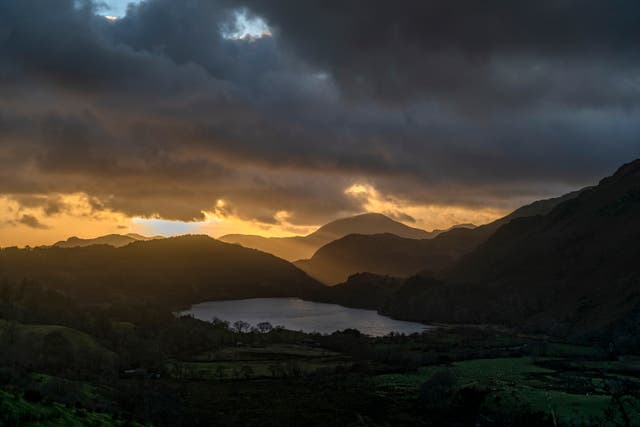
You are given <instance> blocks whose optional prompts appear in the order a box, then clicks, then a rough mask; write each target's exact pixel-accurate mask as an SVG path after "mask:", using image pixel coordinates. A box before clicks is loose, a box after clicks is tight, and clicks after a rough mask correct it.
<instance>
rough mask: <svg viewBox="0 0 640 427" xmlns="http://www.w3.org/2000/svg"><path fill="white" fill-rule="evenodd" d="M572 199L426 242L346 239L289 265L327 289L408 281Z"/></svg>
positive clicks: (529, 207) (362, 236)
mask: <svg viewBox="0 0 640 427" xmlns="http://www.w3.org/2000/svg"><path fill="white" fill-rule="evenodd" d="M578 194H579V192H572V193H569V194H566V195H564V196H562V197H556V198H552V199H547V200H540V201H537V202H534V203H531V204H529V205H526V206H523V207H521V208H519V209H516V210H515V211H514V212H512V213H511V214H509V215H507V216H505V217H503V218H500V219H498V220H496V221H494V222H491V223H489V224H485V225H481V226H479V227H466V226H458V227H454V228H452V229H450V230H448V231H443V232H440V233H438V234H437V235H436V236H434V237H432V238H427V239H415V238H414V239H408V238H404V237H402V236H399V235H395V234H390V233H385V234H370V235H365V234H349V235H347V236H345V237H342V238H340V239H337V240H334V241H332V242H330V243H328V244H326V245H325V246H323V247H321V248H320V249H318V251H317V252H316V253H315V254H314V255H313V256H312V257H311V258H310V259H308V260H300V261H296V262H295V265H296V266H297V267H298V268H300V269H302V270H304V271H306V272H307V273H308V274H309V275H310V276H312V277H315V278H316V279H318V280H320V281H321V282H323V283H325V284H329V285H331V284H336V283H341V282H344V281H346V280H347V278H348V277H349V276H351V275H352V274H355V273H361V272H369V273H376V274H380V275H391V276H400V277H408V276H411V275H413V274H416V273H418V272H420V271H423V270H431V271H439V270H442V269H444V268H446V267H449V266H450V265H452V264H453V263H454V262H455V261H456V260H458V259H459V258H460V257H461V256H462V255H464V254H466V253H468V252H470V251H471V250H472V249H473V248H475V247H476V246H478V245H479V244H480V243H482V242H483V241H485V240H486V239H487V238H489V236H490V235H491V234H492V233H493V232H495V231H496V230H497V229H498V228H499V227H500V226H502V225H503V224H506V223H508V222H510V221H511V220H513V219H516V218H521V217H527V216H534V215H541V214H545V213H547V212H549V211H550V210H551V209H553V208H554V207H555V206H556V205H558V204H559V203H562V202H564V201H566V200H569V199H571V198H573V197H576V196H577V195H578Z"/></svg>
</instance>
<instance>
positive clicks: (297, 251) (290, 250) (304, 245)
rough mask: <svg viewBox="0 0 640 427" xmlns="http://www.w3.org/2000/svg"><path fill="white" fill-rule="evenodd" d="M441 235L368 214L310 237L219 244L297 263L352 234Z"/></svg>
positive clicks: (240, 237)
mask: <svg viewBox="0 0 640 427" xmlns="http://www.w3.org/2000/svg"><path fill="white" fill-rule="evenodd" d="M469 226H471V225H469ZM440 232H441V231H439V230H436V231H432V232H428V231H424V230H421V229H419V228H413V227H409V226H407V225H404V224H402V223H400V222H398V221H394V220H393V219H391V218H389V217H387V216H385V215H382V214H377V213H367V214H362V215H356V216H353V217H350V218H343V219H339V220H336V221H333V222H330V223H328V224H326V225H323V226H322V227H320V228H319V229H318V230H316V231H314V232H313V233H311V234H309V235H307V236H295V237H262V236H254V235H246V234H228V235H226V236H222V237H220V238H219V240H221V241H223V242H227V243H237V244H240V245H242V246H244V247H247V248H254V249H259V250H261V251H263V252H268V253H270V254H273V255H275V256H278V257H280V258H284V259H287V260H290V261H295V260H298V259H304V258H309V257H310V256H311V255H313V253H314V252H315V251H316V250H318V248H320V247H321V246H323V245H325V244H327V243H329V242H331V241H333V240H336V239H339V238H341V237H344V236H346V235H348V234H379V233H390V234H395V235H396V236H400V237H405V238H408V239H428V238H431V237H435V236H436V235H438V234H439V233H440Z"/></svg>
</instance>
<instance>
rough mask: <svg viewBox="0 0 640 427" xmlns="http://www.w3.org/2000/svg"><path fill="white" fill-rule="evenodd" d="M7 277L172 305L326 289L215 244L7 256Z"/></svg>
mask: <svg viewBox="0 0 640 427" xmlns="http://www.w3.org/2000/svg"><path fill="white" fill-rule="evenodd" d="M0 276H3V277H7V278H8V279H13V280H18V281H19V280H22V279H33V280H37V281H39V282H41V283H43V284H45V285H46V286H50V287H55V288H58V289H63V290H65V291H66V292H69V293H71V294H73V295H76V296H79V297H81V298H83V299H85V300H87V299H88V300H103V299H104V298H113V297H115V296H117V295H122V296H124V297H127V298H130V297H135V298H140V299H142V300H159V301H161V302H166V303H168V304H171V305H176V304H185V303H193V302H199V301H206V300H212V299H231V298H249V297H278V296H303V295H305V293H306V292H309V291H311V290H314V289H315V288H316V287H317V286H320V285H319V284H317V282H315V281H314V280H313V279H311V278H309V277H308V276H307V275H306V274H305V273H304V272H302V271H300V270H299V269H297V268H296V267H295V266H293V265H292V264H290V263H289V262H287V261H284V260H282V259H279V258H276V257H274V256H272V255H269V254H265V253H263V252H259V251H256V250H253V249H246V248H243V247H241V246H238V245H231V244H227V243H223V242H219V241H217V240H214V239H212V238H210V237H207V236H182V237H175V238H169V239H163V240H151V241H138V242H134V243H132V244H130V245H127V246H124V247H120V248H115V247H112V246H107V245H103V246H88V247H77V248H56V247H52V248H37V249H24V250H19V249H5V250H1V251H0Z"/></svg>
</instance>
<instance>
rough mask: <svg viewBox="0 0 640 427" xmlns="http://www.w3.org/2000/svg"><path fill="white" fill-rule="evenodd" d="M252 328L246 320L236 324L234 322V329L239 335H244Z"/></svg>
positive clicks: (238, 321) (237, 321)
mask: <svg viewBox="0 0 640 427" xmlns="http://www.w3.org/2000/svg"><path fill="white" fill-rule="evenodd" d="M250 327H251V325H250V324H249V323H248V322H245V321H244V320H236V321H235V322H233V329H234V330H235V331H236V332H238V333H239V334H244V333H245V332H247V331H248V330H249V328H250Z"/></svg>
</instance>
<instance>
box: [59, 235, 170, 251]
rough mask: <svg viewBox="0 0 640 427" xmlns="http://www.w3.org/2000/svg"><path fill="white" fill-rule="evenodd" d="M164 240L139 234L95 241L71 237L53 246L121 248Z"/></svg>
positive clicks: (160, 237)
mask: <svg viewBox="0 0 640 427" xmlns="http://www.w3.org/2000/svg"><path fill="white" fill-rule="evenodd" d="M158 239H164V237H163V236H152V237H147V236H143V235H141V234H137V233H129V234H107V235H106V236H100V237H96V238H94V239H81V238H79V237H75V236H74V237H69V238H68V239H67V240H61V241H59V242H57V243H55V244H54V245H53V246H55V247H58V248H79V247H85V246H92V245H109V246H114V247H116V248H119V247H121V246H126V245H128V244H130V243H133V242H140V241H143V242H146V241H148V240H158Z"/></svg>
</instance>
